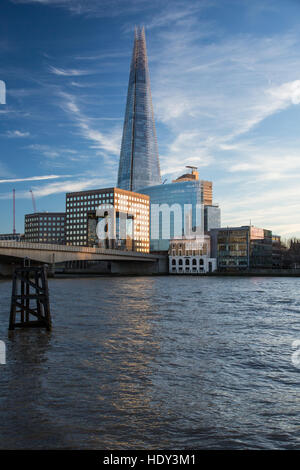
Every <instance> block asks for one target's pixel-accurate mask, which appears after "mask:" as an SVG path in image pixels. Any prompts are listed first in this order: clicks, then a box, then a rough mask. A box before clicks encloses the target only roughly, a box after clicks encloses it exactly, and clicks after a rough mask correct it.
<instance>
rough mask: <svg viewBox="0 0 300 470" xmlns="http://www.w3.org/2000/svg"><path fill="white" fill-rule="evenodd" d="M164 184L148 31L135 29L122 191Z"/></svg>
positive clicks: (122, 153) (123, 141)
mask: <svg viewBox="0 0 300 470" xmlns="http://www.w3.org/2000/svg"><path fill="white" fill-rule="evenodd" d="M160 183H161V176H160V167H159V158H158V147H157V139H156V130H155V122H154V115H153V108H152V98H151V90H150V77H149V69H148V59H147V50H146V40H145V31H144V28H142V29H140V28H136V29H135V38H134V46H133V54H132V60H131V66H130V75H129V84H128V94H127V103H126V111H125V120H124V127H123V138H122V144H121V154H120V163H119V173H118V183H117V186H118V187H119V188H122V189H125V190H128V191H137V190H138V189H139V188H145V187H146V186H153V185H157V184H160Z"/></svg>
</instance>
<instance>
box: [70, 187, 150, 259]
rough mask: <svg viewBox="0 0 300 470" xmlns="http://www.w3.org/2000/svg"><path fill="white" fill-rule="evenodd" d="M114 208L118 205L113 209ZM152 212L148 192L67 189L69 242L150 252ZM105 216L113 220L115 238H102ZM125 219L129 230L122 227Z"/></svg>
mask: <svg viewBox="0 0 300 470" xmlns="http://www.w3.org/2000/svg"><path fill="white" fill-rule="evenodd" d="M112 208H114V209H113V210H111V209H112ZM99 209H100V211H99ZM149 212H150V202H149V197H148V196H146V195H144V194H139V193H135V192H132V191H126V190H123V189H120V188H104V189H95V190H90V191H80V192H73V193H67V195H66V216H67V219H66V220H67V222H66V240H67V245H75V246H97V247H102V248H111V249H120V250H129V251H139V252H142V253H149V248H150V240H149V238H150V227H149ZM111 217H113V220H112V219H110V218H111ZM102 219H105V220H106V221H107V224H111V223H112V224H113V227H114V230H115V231H114V234H113V235H114V236H113V238H112V237H105V238H103V239H99V237H98V234H97V224H98V223H99V222H100V221H101V220H102ZM122 223H124V224H125V231H124V227H121V224H122ZM124 233H125V235H123V234H124ZM121 234H122V236H121Z"/></svg>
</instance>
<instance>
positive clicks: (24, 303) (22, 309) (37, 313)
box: [9, 266, 51, 331]
mask: <svg viewBox="0 0 300 470" xmlns="http://www.w3.org/2000/svg"><path fill="white" fill-rule="evenodd" d="M32 317H34V319H32ZM16 327H21V328H29V327H41V328H46V329H47V330H48V331H50V330H51V315H50V304H49V291H48V280H47V270H46V267H45V266H24V267H22V268H16V269H15V272H14V274H13V283H12V295H11V309H10V319H9V330H14V329H15V328H16Z"/></svg>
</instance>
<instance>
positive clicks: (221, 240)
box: [210, 226, 272, 270]
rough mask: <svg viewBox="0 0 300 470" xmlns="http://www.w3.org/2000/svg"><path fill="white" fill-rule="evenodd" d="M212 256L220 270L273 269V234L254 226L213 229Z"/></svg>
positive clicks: (211, 233) (211, 232)
mask: <svg viewBox="0 0 300 470" xmlns="http://www.w3.org/2000/svg"><path fill="white" fill-rule="evenodd" d="M210 235H211V250H212V256H213V257H216V258H217V262H218V268H219V269H220V270H243V269H248V268H271V267H272V232H271V231H270V230H266V229H262V228H257V227H253V226H242V227H227V228H219V229H213V230H211V231H210Z"/></svg>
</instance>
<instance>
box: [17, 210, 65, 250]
mask: <svg viewBox="0 0 300 470" xmlns="http://www.w3.org/2000/svg"><path fill="white" fill-rule="evenodd" d="M25 241H27V242H33V243H56V244H58V245H65V244H66V214H65V213H64V212H37V213H33V214H26V215H25Z"/></svg>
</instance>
